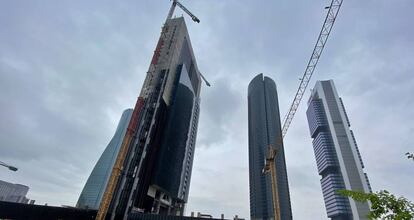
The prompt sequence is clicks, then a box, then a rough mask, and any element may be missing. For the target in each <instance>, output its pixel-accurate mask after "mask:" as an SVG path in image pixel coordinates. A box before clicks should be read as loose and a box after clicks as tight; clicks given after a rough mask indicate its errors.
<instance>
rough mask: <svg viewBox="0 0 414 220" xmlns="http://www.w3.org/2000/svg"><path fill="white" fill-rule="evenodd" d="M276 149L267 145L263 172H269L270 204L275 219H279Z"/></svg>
mask: <svg viewBox="0 0 414 220" xmlns="http://www.w3.org/2000/svg"><path fill="white" fill-rule="evenodd" d="M276 154H277V150H276V149H275V148H274V147H272V145H269V148H268V151H267V155H266V158H265V166H264V168H263V173H264V174H266V173H269V172H270V178H272V180H271V184H272V186H271V187H272V206H273V211H274V215H275V220H280V206H279V192H278V190H277V173H276V165H275V158H276Z"/></svg>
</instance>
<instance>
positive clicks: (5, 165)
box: [0, 161, 17, 171]
mask: <svg viewBox="0 0 414 220" xmlns="http://www.w3.org/2000/svg"><path fill="white" fill-rule="evenodd" d="M0 166H4V167H7V168H9V170H11V171H17V167H14V166H10V165H8V164H6V163H4V162H2V161H0Z"/></svg>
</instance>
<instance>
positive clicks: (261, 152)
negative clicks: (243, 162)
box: [248, 74, 292, 220]
mask: <svg viewBox="0 0 414 220" xmlns="http://www.w3.org/2000/svg"><path fill="white" fill-rule="evenodd" d="M248 113H249V185H250V217H251V220H266V219H274V214H273V213H274V211H273V206H272V188H271V177H270V175H266V174H263V173H262V170H263V167H264V160H265V156H266V153H267V150H268V146H269V145H271V146H272V147H274V148H275V149H276V150H277V152H278V153H277V155H276V160H275V166H276V173H277V177H276V178H277V184H278V185H277V191H278V195H279V207H280V217H281V219H282V220H289V219H292V211H291V206H290V196H289V186H288V178H287V172H286V162H285V153H284V149H283V140H282V130H281V124H280V113H279V104H278V98H277V92H276V84H275V82H274V81H273V80H272V79H270V78H269V77H263V74H259V75H257V76H256V77H255V78H254V79H253V80H252V81H251V82H250V84H249V88H248Z"/></svg>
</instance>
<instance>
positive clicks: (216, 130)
mask: <svg viewBox="0 0 414 220" xmlns="http://www.w3.org/2000/svg"><path fill="white" fill-rule="evenodd" d="M182 3H183V4H185V5H186V6H187V7H188V8H189V9H190V10H191V11H192V12H193V13H194V14H195V15H197V16H198V17H199V18H200V20H201V23H199V24H196V23H193V22H192V21H191V20H190V19H189V17H188V16H184V17H185V19H186V22H187V25H188V30H189V34H190V37H191V41H192V45H193V49H194V52H195V56H196V59H197V61H198V66H199V69H200V71H201V72H202V73H203V74H204V75H205V76H206V77H207V78H208V80H209V81H210V82H211V84H212V87H209V88H206V87H203V89H202V93H201V117H200V123H199V129H198V139H197V145H196V151H195V158H194V167H193V173H192V181H191V187H190V197H189V202H188V207H187V212H190V211H196V212H197V211H200V212H203V213H210V214H213V216H215V217H219V215H220V213H224V214H225V217H231V216H234V215H235V214H238V215H239V216H241V217H244V218H249V197H248V195H249V191H248V187H249V186H248V153H247V152H248V141H247V140H248V138H247V132H248V131H247V86H248V83H249V82H250V80H251V79H252V78H253V77H254V76H255V75H257V74H258V73H264V74H265V75H267V76H270V77H271V78H273V79H274V80H275V82H276V84H277V86H278V95H279V101H280V103H279V104H280V111H281V114H282V115H281V117H283V116H284V115H285V114H286V112H287V110H288V108H289V105H290V102H291V101H292V100H293V96H294V94H295V92H296V89H297V87H298V85H299V77H301V76H302V74H303V71H304V69H305V66H306V64H307V61H308V59H309V57H310V55H311V52H312V49H313V46H314V44H315V42H316V39H317V36H318V34H319V31H320V28H321V26H322V22H323V20H324V17H325V14H326V10H324V7H325V6H326V5H328V4H329V3H330V1H328V0H318V1H315V0H312V1H308V0H301V1H290V0H278V1H270V0H260V1H236V0H192V1H190V0H183V1H182ZM169 6H170V2H169V1H167V0H146V1H143V0H142V1H137V0H129V1H127V0H123V1H104V0H94V1H92V0H91V1H80V0H79V1H73V0H70V1H69V0H67V1H54V0H42V1H36V0H31V1H12V0H3V1H1V2H0V27H1V28H0V161H4V162H7V163H10V164H13V165H15V166H17V167H18V168H19V171H17V172H10V171H8V170H7V169H4V168H1V169H0V179H1V180H5V181H9V182H14V183H21V184H25V185H28V186H29V187H30V191H29V194H28V197H30V198H31V199H35V200H36V203H38V204H44V203H48V204H49V205H75V203H76V201H77V199H78V196H79V194H80V192H81V190H82V188H83V186H84V184H85V182H86V179H87V178H88V176H89V174H90V172H91V170H92V168H93V166H94V165H95V163H96V161H97V160H98V158H99V156H100V155H101V153H102V152H103V150H104V148H105V147H106V145H107V144H108V142H109V140H110V139H111V138H112V135H113V134H114V131H115V129H116V125H117V123H118V120H119V119H120V117H121V114H122V111H123V110H124V109H126V108H131V107H133V106H134V104H135V100H136V97H137V95H138V92H139V91H140V89H141V86H142V83H143V80H144V77H145V74H146V71H147V68H148V66H149V63H150V59H151V56H152V53H153V50H154V49H155V46H156V42H157V40H158V37H159V34H160V31H161V25H162V23H163V22H164V20H165V17H166V14H167V12H168V9H169ZM413 6H414V2H413V1H412V0H392V1H391V0H365V1H360V0H345V1H344V3H343V6H342V8H341V11H340V13H339V16H338V19H337V22H336V24H335V26H334V28H333V32H332V34H331V36H330V38H329V40H328V43H327V46H326V49H325V51H324V53H323V55H322V58H321V60H320V62H319V64H318V67H317V69H316V71H315V73H314V76H313V79H312V81H311V83H310V85H309V88H308V91H307V93H306V95H305V98H304V102H302V104H301V105H300V107H299V110H298V112H297V114H296V117H295V119H294V120H293V123H292V125H291V127H290V130H289V131H288V134H287V136H286V138H285V154H286V163H287V171H288V177H289V186H290V195H291V202H292V211H293V217H294V218H295V219H327V218H326V212H325V208H324V202H323V198H322V192H321V187H320V182H319V179H320V176H319V175H318V173H317V169H316V162H315V157H314V153H313V149H312V144H311V138H310V135H309V131H308V127H307V121H306V116H305V111H306V100H307V99H308V97H309V95H310V94H309V89H310V88H311V87H313V86H314V84H315V81H316V80H326V79H333V80H334V81H335V84H336V87H337V89H338V93H339V95H340V96H341V97H342V98H343V101H344V105H345V108H346V109H347V113H348V115H349V118H350V121H351V126H352V129H353V130H354V133H355V136H356V139H357V142H358V145H359V149H360V151H361V154H362V159H363V161H364V163H365V166H366V168H365V171H366V172H367V173H368V176H369V179H370V181H371V185H372V188H373V190H374V191H378V190H381V189H387V190H389V191H391V192H392V193H395V194H396V195H404V196H405V197H407V198H408V199H410V200H414V190H413V189H412V186H413V185H414V178H413V176H414V163H413V162H411V161H409V160H408V159H406V158H405V156H404V154H405V153H406V152H407V151H411V152H414V140H413V138H412V137H413V135H414V110H413V109H414V98H413V94H414V77H413V74H414V40H413V39H414V29H413V21H414V14H413V13H412V8H413ZM182 14H183V12H182V11H180V10H176V15H177V16H181V15H182Z"/></svg>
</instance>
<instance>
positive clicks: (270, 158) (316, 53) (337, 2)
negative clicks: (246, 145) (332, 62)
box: [263, 0, 343, 220]
mask: <svg viewBox="0 0 414 220" xmlns="http://www.w3.org/2000/svg"><path fill="white" fill-rule="evenodd" d="M342 1H343V0H332V1H331V4H330V5H329V6H327V7H325V9H328V13H327V15H326V17H325V21H324V23H323V25H322V29H321V31H320V33H319V36H318V40H317V41H316V44H315V47H314V48H313V51H312V55H311V57H310V59H309V62H308V65H307V66H306V69H305V73H304V74H303V77H302V78H300V80H301V82H300V84H299V88H298V90H297V91H296V95H295V98H294V99H293V102H292V104H291V106H290V109H289V111H288V113H287V114H286V116H285V118H284V122H283V127H282V138H284V137H285V135H286V133H287V130H288V129H289V126H290V124H291V123H292V120H293V117H294V116H295V113H296V111H297V109H298V107H299V104H300V101H301V100H302V97H303V95H304V94H305V91H306V88H307V87H308V84H309V81H310V79H311V77H312V74H313V72H314V71H315V67H316V65H317V64H318V61H319V58H320V57H321V54H322V51H323V49H324V47H325V44H326V41H327V40H328V37H329V34H330V33H331V30H332V27H333V25H334V23H335V20H336V17H337V15H338V12H339V9H340V8H341V5H342ZM276 137H277V136H276ZM276 154H277V150H276V149H275V148H274V147H273V146H271V145H269V147H268V152H267V155H266V158H265V165H264V168H263V173H270V176H271V187H272V205H273V211H274V216H275V220H280V219H281V215H280V203H279V194H278V190H277V185H278V184H277V173H276V165H275V159H276Z"/></svg>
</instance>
